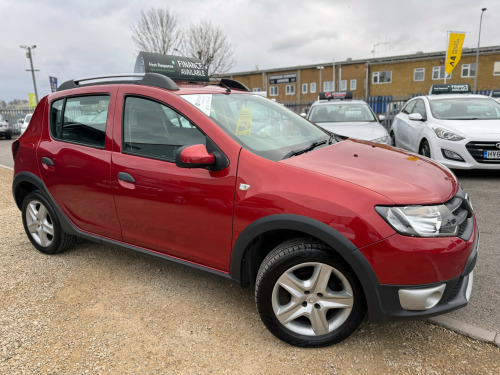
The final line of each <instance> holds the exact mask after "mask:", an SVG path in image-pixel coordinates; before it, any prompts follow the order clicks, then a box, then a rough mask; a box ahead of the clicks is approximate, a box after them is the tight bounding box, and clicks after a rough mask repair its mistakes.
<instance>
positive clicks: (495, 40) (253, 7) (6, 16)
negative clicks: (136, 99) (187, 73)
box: [0, 0, 500, 102]
mask: <svg viewBox="0 0 500 375" xmlns="http://www.w3.org/2000/svg"><path fill="white" fill-rule="evenodd" d="M160 7H168V8H169V9H170V10H172V11H174V12H175V14H176V15H177V19H178V23H179V24H180V26H181V27H185V28H187V27H188V26H189V25H190V24H191V23H198V22H199V21H201V20H203V19H208V20H211V21H212V24H214V25H217V26H219V27H221V29H222V30H223V31H224V33H225V34H226V36H227V38H228V40H229V41H230V43H231V45H232V48H233V52H234V56H235V58H236V64H235V65H234V66H233V68H232V69H231V70H230V72H244V71H250V70H255V69H256V68H258V69H274V68H283V67H292V66H298V65H309V64H326V63H330V62H333V61H337V62H338V61H345V60H346V59H347V58H353V59H365V58H371V57H374V56H375V57H384V56H398V55H405V54H412V53H415V52H418V51H422V52H437V51H444V50H445V49H446V47H447V35H448V31H464V32H466V37H465V42H464V48H466V47H469V48H476V47H477V43H478V35H479V24H480V17H481V9H482V8H487V10H486V11H485V12H484V15H483V20H482V29H481V44H480V45H481V47H488V46H498V45H500V28H499V27H498V22H499V21H500V1H498V0H478V1H470V0H417V1H415V0H168V1H166V0H159V1H156V0H142V1H133V0H0V20H1V21H0V36H1V37H0V100H5V101H6V102H9V101H11V100H13V99H26V100H27V99H28V93H31V92H34V88H33V80H32V76H31V72H29V71H26V69H30V65H29V59H27V58H26V50H24V49H22V48H20V47H19V46H21V45H26V46H33V45H36V48H35V49H34V53H33V64H34V68H35V69H38V70H39V71H38V72H36V73H35V75H36V83H37V89H38V96H39V99H41V98H42V97H43V96H45V95H47V94H49V93H50V84H49V76H54V77H57V79H58V82H59V84H61V83H62V82H64V81H66V80H69V79H73V78H83V77H89V76H98V75H103V74H109V73H128V72H133V69H134V64H135V60H136V57H137V54H138V52H139V51H138V49H137V47H136V46H135V45H134V43H133V41H132V32H131V30H130V26H131V25H135V24H137V22H138V21H139V19H140V16H141V10H143V9H144V10H148V9H151V8H160Z"/></svg>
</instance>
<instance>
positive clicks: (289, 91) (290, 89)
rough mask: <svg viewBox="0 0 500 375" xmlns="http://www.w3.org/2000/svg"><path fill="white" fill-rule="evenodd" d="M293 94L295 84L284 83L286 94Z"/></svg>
mask: <svg viewBox="0 0 500 375" xmlns="http://www.w3.org/2000/svg"><path fill="white" fill-rule="evenodd" d="M294 94H295V85H286V95H294Z"/></svg>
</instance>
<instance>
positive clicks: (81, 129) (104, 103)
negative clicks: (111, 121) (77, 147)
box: [50, 95, 109, 148]
mask: <svg viewBox="0 0 500 375" xmlns="http://www.w3.org/2000/svg"><path fill="white" fill-rule="evenodd" d="M108 107H109V95H88V96H80V97H71V98H64V99H59V100H56V101H55V102H53V103H52V105H51V107H50V132H51V135H52V137H53V138H55V139H58V140H61V141H65V142H72V143H78V144H82V145H85V146H91V147H97V148H104V143H105V139H106V121H107V117H108Z"/></svg>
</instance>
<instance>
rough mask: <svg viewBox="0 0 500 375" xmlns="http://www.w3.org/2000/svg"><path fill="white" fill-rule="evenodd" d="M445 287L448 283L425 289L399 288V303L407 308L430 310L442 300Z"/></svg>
mask: <svg viewBox="0 0 500 375" xmlns="http://www.w3.org/2000/svg"><path fill="white" fill-rule="evenodd" d="M445 288H446V284H441V285H438V286H434V287H431V288H423V289H399V290H398V295H399V303H400V304H401V307H402V308H403V309H405V310H412V311H424V310H429V309H432V308H433V307H434V306H436V305H437V304H438V303H439V301H441V298H442V297H443V293H444V290H445Z"/></svg>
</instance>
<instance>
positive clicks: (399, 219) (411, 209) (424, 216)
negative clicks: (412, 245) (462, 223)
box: [375, 204, 459, 237]
mask: <svg viewBox="0 0 500 375" xmlns="http://www.w3.org/2000/svg"><path fill="white" fill-rule="evenodd" d="M375 210H376V211H377V212H378V213H379V214H380V216H382V218H383V219H384V220H385V221H387V222H388V223H389V225H390V226H391V227H393V228H394V229H395V230H396V231H397V232H398V233H400V234H404V235H406V236H417V237H446V236H456V235H457V232H458V226H459V223H458V221H457V219H456V217H455V216H454V215H453V213H452V212H451V211H450V210H449V209H448V208H447V207H446V206H445V205H444V204H440V205H436V206H406V207H383V206H377V207H375Z"/></svg>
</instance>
